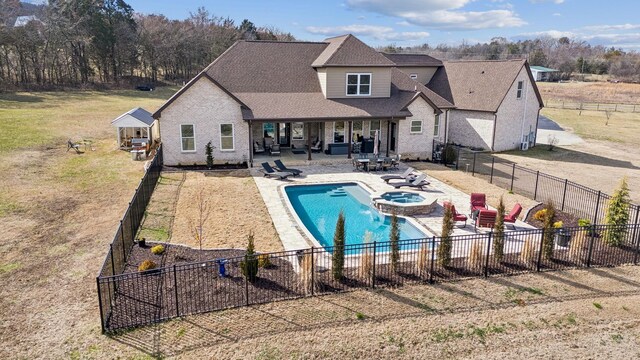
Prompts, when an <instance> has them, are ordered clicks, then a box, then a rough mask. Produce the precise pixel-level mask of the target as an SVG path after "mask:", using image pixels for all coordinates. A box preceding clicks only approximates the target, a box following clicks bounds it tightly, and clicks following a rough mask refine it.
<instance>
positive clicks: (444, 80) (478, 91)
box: [427, 60, 542, 112]
mask: <svg viewBox="0 0 640 360" xmlns="http://www.w3.org/2000/svg"><path fill="white" fill-rule="evenodd" d="M523 66H526V60H500V61H446V62H444V66H443V67H441V68H439V69H438V70H437V71H436V73H435V74H434V75H433V78H431V81H429V84H427V87H428V88H430V89H432V90H433V91H435V92H436V93H437V94H438V95H440V96H442V97H443V98H444V99H446V100H448V101H449V102H452V103H453V104H455V106H456V108H458V109H463V110H476V111H489V112H495V111H497V110H498V107H500V104H501V103H502V100H503V99H504V97H505V96H506V94H507V92H508V91H509V89H510V88H511V85H512V84H513V82H514V81H515V79H516V76H517V75H518V73H519V72H520V70H521V69H522V68H523ZM527 70H528V69H527ZM529 75H530V74H529ZM534 89H535V92H536V95H537V96H538V100H539V102H540V104H541V106H542V99H541V98H540V95H539V93H538V90H537V88H536V87H535V84H534Z"/></svg>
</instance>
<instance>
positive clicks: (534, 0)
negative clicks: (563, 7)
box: [529, 0, 564, 4]
mask: <svg viewBox="0 0 640 360" xmlns="http://www.w3.org/2000/svg"><path fill="white" fill-rule="evenodd" d="M529 2H531V3H533V4H541V3H546V2H552V3H554V4H562V3H563V2H564V0H529Z"/></svg>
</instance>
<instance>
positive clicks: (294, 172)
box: [274, 159, 302, 176]
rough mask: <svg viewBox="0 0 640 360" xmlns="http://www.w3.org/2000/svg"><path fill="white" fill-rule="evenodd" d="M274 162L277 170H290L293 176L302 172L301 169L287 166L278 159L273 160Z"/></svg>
mask: <svg viewBox="0 0 640 360" xmlns="http://www.w3.org/2000/svg"><path fill="white" fill-rule="evenodd" d="M274 163H276V167H277V168H278V170H280V171H282V172H290V173H292V174H293V176H298V175H300V174H302V170H298V169H291V168H288V167H286V166H285V165H284V164H283V163H282V161H281V160H280V159H278V160H275V161H274Z"/></svg>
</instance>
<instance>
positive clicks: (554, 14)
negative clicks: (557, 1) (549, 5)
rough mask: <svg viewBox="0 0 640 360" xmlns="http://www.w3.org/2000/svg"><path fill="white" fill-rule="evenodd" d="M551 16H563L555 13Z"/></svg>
mask: <svg viewBox="0 0 640 360" xmlns="http://www.w3.org/2000/svg"><path fill="white" fill-rule="evenodd" d="M551 15H553V16H562V14H560V13H553V14H551Z"/></svg>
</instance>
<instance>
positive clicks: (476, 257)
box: [467, 240, 484, 269]
mask: <svg viewBox="0 0 640 360" xmlns="http://www.w3.org/2000/svg"><path fill="white" fill-rule="evenodd" d="M483 255H484V254H483V251H482V243H481V242H480V241H477V240H476V241H474V242H473V244H471V249H470V250H469V257H468V258H467V264H468V265H469V267H470V268H472V269H480V268H481V267H482V259H483V257H484V256H483Z"/></svg>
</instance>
